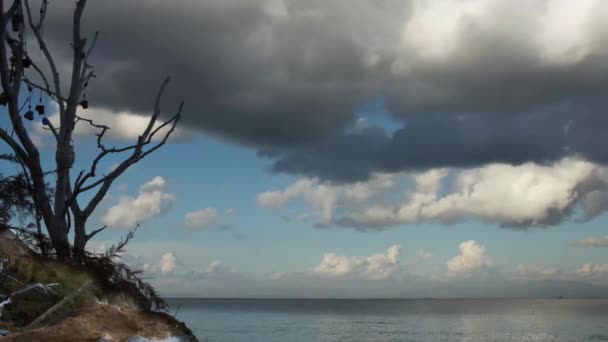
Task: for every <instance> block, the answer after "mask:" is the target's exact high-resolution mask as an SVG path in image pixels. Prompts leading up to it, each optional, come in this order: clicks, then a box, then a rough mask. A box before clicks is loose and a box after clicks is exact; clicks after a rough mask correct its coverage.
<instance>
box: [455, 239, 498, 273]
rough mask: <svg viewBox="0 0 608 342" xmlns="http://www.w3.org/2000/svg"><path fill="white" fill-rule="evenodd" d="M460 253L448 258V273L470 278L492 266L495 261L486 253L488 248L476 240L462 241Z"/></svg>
mask: <svg viewBox="0 0 608 342" xmlns="http://www.w3.org/2000/svg"><path fill="white" fill-rule="evenodd" d="M458 248H459V249H460V254H458V255H457V256H455V257H453V258H452V259H450V260H448V262H447V269H448V273H447V275H448V276H450V277H464V278H469V277H471V276H472V275H473V274H475V272H477V271H480V270H483V269H487V268H489V267H492V265H493V262H492V260H491V259H490V258H489V257H488V255H487V254H486V248H485V247H484V246H483V245H480V244H478V243H477V242H475V241H474V240H469V241H465V242H463V243H461V244H460V245H459V246H458Z"/></svg>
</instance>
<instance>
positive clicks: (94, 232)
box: [87, 226, 108, 240]
mask: <svg viewBox="0 0 608 342" xmlns="http://www.w3.org/2000/svg"><path fill="white" fill-rule="evenodd" d="M106 228H108V226H103V227H101V228H99V229H96V230H94V231H92V232H91V233H90V234H87V240H91V239H92V238H93V237H94V236H95V235H97V234H99V233H101V232H103V231H104V230H105V229H106Z"/></svg>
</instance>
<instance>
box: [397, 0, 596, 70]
mask: <svg viewBox="0 0 608 342" xmlns="http://www.w3.org/2000/svg"><path fill="white" fill-rule="evenodd" d="M413 13H414V14H413V16H412V18H411V19H410V20H409V21H408V22H407V23H406V25H405V27H404V30H403V35H402V45H403V49H404V53H405V52H409V53H410V54H411V55H410V56H411V57H410V60H414V61H426V62H427V63H429V62H432V61H435V62H440V61H448V59H449V58H450V57H452V58H453V57H454V56H457V55H459V54H461V53H463V49H465V48H466V44H463V43H465V42H466V37H467V35H468V36H469V37H470V36H473V37H476V38H477V39H481V37H477V35H479V32H480V31H481V32H484V33H485V34H486V35H488V36H491V37H494V38H499V37H500V38H501V39H502V40H503V41H505V44H507V43H509V42H511V41H514V40H515V39H519V41H518V42H519V44H520V45H525V46H526V47H527V48H529V49H530V52H531V53H533V54H534V55H536V57H537V58H538V59H539V60H541V61H543V62H544V63H546V64H557V65H564V64H574V63H577V62H580V61H581V60H582V59H583V58H585V57H587V56H588V55H589V54H590V53H592V52H593V51H595V50H597V49H601V47H602V46H601V41H598V40H597V37H598V36H599V35H601V34H602V33H603V32H605V31H606V27H605V25H601V24H599V23H598V22H597V21H596V20H599V18H600V17H601V15H606V14H607V13H608V8H607V7H606V6H604V5H603V4H602V1H601V0H580V1H569V0H550V1H545V2H537V1H524V2H521V1H509V0H490V1H487V0H467V1H441V0H440V1H424V0H415V1H413ZM513 18H517V21H516V22H517V25H515V24H514V23H515V21H514V20H513ZM593 23H595V25H593ZM471 39H475V38H471ZM474 52H475V51H473V52H469V53H474ZM406 58H407V55H403V61H402V63H406V62H407V60H406Z"/></svg>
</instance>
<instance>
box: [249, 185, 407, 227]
mask: <svg viewBox="0 0 608 342" xmlns="http://www.w3.org/2000/svg"><path fill="white" fill-rule="evenodd" d="M403 176H404V175H403V174H377V175H374V176H373V177H372V178H371V179H370V180H369V181H367V182H358V183H354V184H347V185H331V184H326V183H323V182H320V181H319V180H316V179H308V178H306V179H301V180H298V181H297V182H295V183H294V184H292V185H290V186H288V187H287V188H286V189H284V190H279V191H267V192H264V193H261V194H259V195H258V198H257V202H258V204H259V205H260V206H262V207H266V208H274V209H278V208H281V207H283V206H285V205H286V204H287V203H288V202H289V201H292V200H297V199H302V200H304V201H305V202H306V203H307V204H308V205H310V207H311V208H312V209H313V210H316V211H318V212H319V213H320V216H321V219H320V222H319V223H320V224H325V225H327V224H330V223H331V222H332V220H333V218H334V214H335V210H336V207H337V205H338V204H339V203H359V202H364V201H368V200H371V199H374V198H376V196H378V195H380V194H383V193H384V192H386V191H388V190H390V189H391V188H392V187H393V186H395V185H396V183H397V182H398V181H399V180H400V178H402V177H403Z"/></svg>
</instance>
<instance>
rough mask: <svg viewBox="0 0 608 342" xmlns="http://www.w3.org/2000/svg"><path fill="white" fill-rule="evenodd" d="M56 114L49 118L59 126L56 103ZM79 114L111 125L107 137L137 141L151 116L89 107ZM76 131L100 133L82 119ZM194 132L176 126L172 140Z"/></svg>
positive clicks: (87, 133) (37, 128) (82, 134)
mask: <svg viewBox="0 0 608 342" xmlns="http://www.w3.org/2000/svg"><path fill="white" fill-rule="evenodd" d="M55 112H56V113H55V114H52V115H50V116H49V120H50V121H51V123H53V125H55V126H56V127H59V114H58V113H57V106H56V105H55ZM78 115H79V116H80V117H82V118H85V119H90V120H93V122H95V124H98V125H105V126H108V127H110V130H108V131H107V132H106V135H105V136H106V137H107V138H110V139H118V140H129V141H136V140H137V138H138V137H139V136H140V135H141V133H142V132H143V131H145V129H146V127H147V126H148V123H149V121H150V117H149V116H147V115H141V114H137V113H132V112H113V111H111V110H107V109H102V108H89V109H86V110H82V109H81V110H80V111H79V112H78ZM161 124H162V122H157V123H156V125H155V126H154V128H157V127H159V126H160V125H161ZM166 129H168V128H167V127H165V128H163V130H161V131H159V133H157V136H156V138H162V136H163V135H162V133H164V132H166ZM36 130H37V133H38V134H40V133H43V132H45V131H44V129H43V126H42V124H39V125H37V126H36ZM74 133H75V134H76V135H77V136H94V135H95V134H97V133H99V129H97V128H95V127H93V126H91V125H89V124H88V123H87V122H84V121H81V122H79V123H77V124H76V128H75V130H74ZM192 135H193V132H192V131H190V130H188V129H186V128H183V127H180V126H179V125H178V126H177V127H176V129H175V131H174V132H173V134H172V135H171V138H170V140H187V139H190V138H191V137H192Z"/></svg>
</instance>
